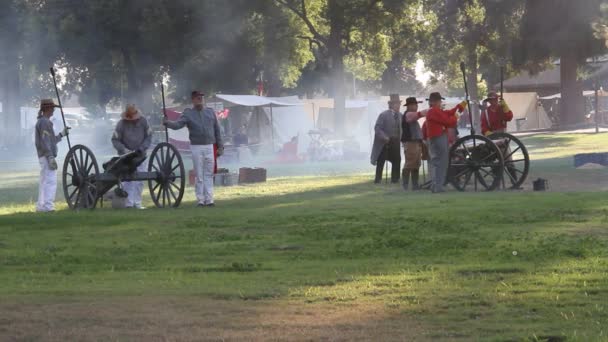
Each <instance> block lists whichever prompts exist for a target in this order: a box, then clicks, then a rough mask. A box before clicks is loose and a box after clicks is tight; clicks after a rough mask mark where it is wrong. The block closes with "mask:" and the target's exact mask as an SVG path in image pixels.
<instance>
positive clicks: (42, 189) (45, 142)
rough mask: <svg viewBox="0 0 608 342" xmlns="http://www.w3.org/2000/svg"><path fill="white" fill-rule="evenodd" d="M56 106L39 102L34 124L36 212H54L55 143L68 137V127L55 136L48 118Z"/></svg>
mask: <svg viewBox="0 0 608 342" xmlns="http://www.w3.org/2000/svg"><path fill="white" fill-rule="evenodd" d="M56 107H59V106H57V105H56V104H55V103H54V102H53V100H50V99H44V100H41V101H40V111H39V112H38V121H37V122H36V130H35V144H36V152H37V153H38V162H39V163H40V183H39V185H38V203H37V204H36V211H38V212H51V211H55V195H56V193H57V161H56V160H55V158H57V143H58V142H59V141H61V138H63V137H65V136H67V135H68V130H69V129H70V128H69V127H65V128H64V129H63V131H61V133H59V134H58V135H55V131H54V130H53V122H51V120H50V118H51V117H52V116H53V112H54V111H55V108H56Z"/></svg>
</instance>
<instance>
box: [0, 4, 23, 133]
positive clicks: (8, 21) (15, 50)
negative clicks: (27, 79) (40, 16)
mask: <svg viewBox="0 0 608 342" xmlns="http://www.w3.org/2000/svg"><path fill="white" fill-rule="evenodd" d="M24 10H25V7H24V6H23V4H22V3H20V2H19V1H13V0H11V1H3V2H2V5H0V27H2V29H1V31H0V46H1V47H2V48H0V76H1V80H2V81H1V84H0V102H2V119H3V120H0V124H1V125H2V127H3V128H4V129H3V130H2V136H3V138H4V140H5V143H6V144H15V143H19V139H18V138H19V132H20V130H21V121H20V115H21V114H20V110H19V107H20V105H21V103H20V93H19V83H20V78H19V65H20V63H19V56H20V53H21V51H22V49H23V43H22V42H23V36H24V34H25V32H24V31H25V25H24V22H25V21H24V17H25V15H24V13H23V12H24Z"/></svg>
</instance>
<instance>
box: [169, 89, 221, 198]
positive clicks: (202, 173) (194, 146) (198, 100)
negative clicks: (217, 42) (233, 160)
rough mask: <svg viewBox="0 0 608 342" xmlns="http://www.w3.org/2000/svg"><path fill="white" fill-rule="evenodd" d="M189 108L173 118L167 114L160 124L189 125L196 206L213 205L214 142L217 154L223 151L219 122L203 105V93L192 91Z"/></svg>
mask: <svg viewBox="0 0 608 342" xmlns="http://www.w3.org/2000/svg"><path fill="white" fill-rule="evenodd" d="M191 99H192V108H187V109H185V110H184V112H183V113H182V115H181V116H180V117H179V118H178V119H177V120H176V121H170V120H168V119H167V118H166V117H165V118H164V119H163V124H164V125H165V126H167V128H170V129H174V130H177V129H181V128H183V127H188V133H189V138H190V150H191V152H192V163H193V164H194V172H195V174H196V185H195V191H196V199H197V201H198V206H199V207H213V206H215V202H214V200H213V170H214V167H215V156H214V147H213V146H214V145H217V156H218V157H219V156H221V155H222V154H223V153H224V143H223V141H222V134H221V131H220V125H219V122H218V120H217V117H216V116H215V112H214V111H213V109H211V108H205V94H203V93H202V92H200V91H197V90H195V91H193V92H192V94H191Z"/></svg>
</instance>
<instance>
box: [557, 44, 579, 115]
mask: <svg viewBox="0 0 608 342" xmlns="http://www.w3.org/2000/svg"><path fill="white" fill-rule="evenodd" d="M577 68H578V56H577V52H576V51H570V50H568V51H564V53H562V55H561V56H560V73H561V94H562V98H561V101H560V115H559V118H560V122H559V125H560V126H567V125H572V124H576V123H579V122H581V121H582V119H583V115H584V114H585V113H584V112H585V102H584V98H583V85H582V82H580V81H578V80H577V74H576V73H577Z"/></svg>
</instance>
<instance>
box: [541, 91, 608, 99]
mask: <svg viewBox="0 0 608 342" xmlns="http://www.w3.org/2000/svg"><path fill="white" fill-rule="evenodd" d="M598 95H599V96H608V92H606V91H604V90H599V91H598ZM583 96H584V97H593V96H595V90H585V91H583ZM561 98H562V94H561V93H557V94H553V95H549V96H544V97H541V98H540V99H541V100H553V99H561Z"/></svg>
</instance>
